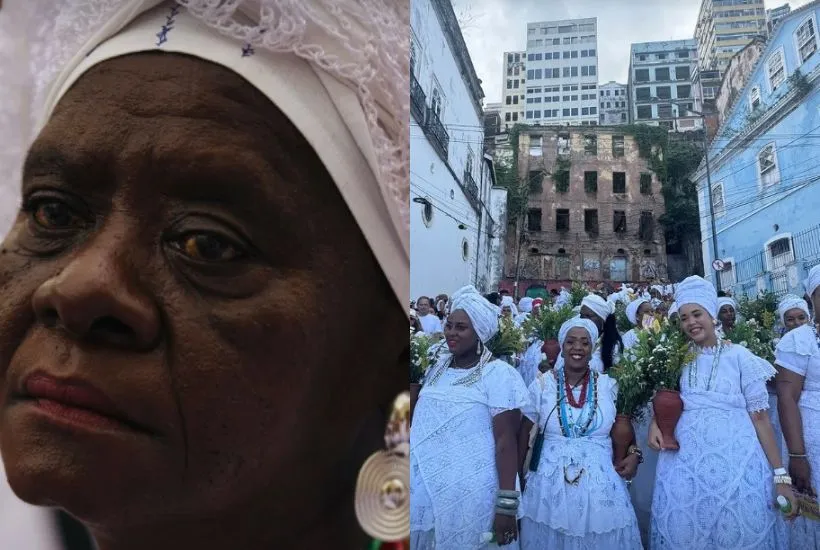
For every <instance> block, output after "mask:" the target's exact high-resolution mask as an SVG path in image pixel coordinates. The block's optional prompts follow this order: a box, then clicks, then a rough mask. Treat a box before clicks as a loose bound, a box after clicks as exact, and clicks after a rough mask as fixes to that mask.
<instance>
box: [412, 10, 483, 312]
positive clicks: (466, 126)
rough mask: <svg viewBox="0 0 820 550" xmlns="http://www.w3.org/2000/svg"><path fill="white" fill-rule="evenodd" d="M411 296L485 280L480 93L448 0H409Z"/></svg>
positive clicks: (451, 290)
mask: <svg viewBox="0 0 820 550" xmlns="http://www.w3.org/2000/svg"><path fill="white" fill-rule="evenodd" d="M411 7H412V19H411V61H410V71H411V78H410V81H411V84H410V88H411V89H410V106H411V117H412V120H411V125H410V132H411V135H410V197H411V201H412V202H411V218H410V259H411V273H410V290H411V296H410V297H408V298H410V299H415V298H417V297H418V296H420V295H428V294H434V295H435V294H438V293H442V292H443V293H447V294H451V293H452V292H454V291H455V290H457V289H458V288H460V287H461V286H464V285H466V284H475V285H476V286H477V287H478V288H480V289H482V290H486V289H487V288H488V285H490V284H492V278H493V276H492V268H493V260H492V258H489V257H488V256H489V254H491V251H492V250H493V248H494V247H496V248H497V243H496V244H493V242H492V239H493V238H495V237H494V236H493V235H494V233H493V232H494V231H495V229H494V227H495V226H496V225H497V224H496V221H495V220H493V218H492V215H491V212H490V210H491V207H492V199H493V187H494V185H495V182H494V175H493V170H492V166H491V163H490V165H488V160H487V159H486V158H485V156H484V143H483V141H484V136H483V132H482V131H481V128H482V124H483V113H482V109H481V101H482V99H483V97H484V93H483V92H482V90H481V85H480V82H479V79H478V77H477V76H476V73H475V69H474V68H473V64H472V61H471V60H470V56H469V53H468V52H467V46H466V44H465V43H464V39H463V37H462V35H461V31H460V30H459V26H458V22H457V20H456V16H455V13H454V12H453V8H452V5H451V3H450V1H449V0H413V2H412V6H411Z"/></svg>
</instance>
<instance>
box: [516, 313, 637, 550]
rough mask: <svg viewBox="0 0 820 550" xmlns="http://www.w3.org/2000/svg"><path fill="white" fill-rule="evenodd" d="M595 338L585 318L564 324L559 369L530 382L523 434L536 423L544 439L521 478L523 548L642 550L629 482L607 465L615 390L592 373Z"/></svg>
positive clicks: (631, 469) (633, 461) (633, 465)
mask: <svg viewBox="0 0 820 550" xmlns="http://www.w3.org/2000/svg"><path fill="white" fill-rule="evenodd" d="M597 339H598V329H597V328H596V327H595V324H594V323H592V322H591V321H589V320H586V319H572V320H570V321H567V322H566V323H564V325H563V326H562V327H561V332H560V335H559V342H560V343H561V353H562V355H563V356H564V366H563V367H562V368H560V369H554V370H552V371H549V372H547V373H544V374H543V375H541V376H539V377H538V379H537V380H535V381H534V382H533V383H532V385H530V399H531V401H532V403H533V405H534V407H533V410H532V411H531V412H528V413H527V414H526V416H527V418H526V419H525V421H524V423H523V426H522V433H529V432H530V429H531V428H532V426H533V424H534V423H537V424H538V426H539V431H541V432H543V434H544V438H543V445H542V447H541V452H540V453H539V452H538V451H534V452H533V459H532V460H533V463H532V464H531V465H530V471H529V472H528V473H527V474H526V484H525V490H524V497H523V500H522V514H523V517H522V519H521V548H522V549H523V550H530V549H531V550H542V549H547V548H548V549H550V550H597V549H606V550H634V549H639V548H641V538H640V533H639V531H638V522H637V520H636V518H635V512H634V511H633V510H632V504H631V503H630V500H629V492H628V491H627V488H626V483H625V482H624V480H623V479H621V477H620V476H619V475H618V472H616V470H615V467H614V466H613V463H612V439H611V438H610V430H611V429H612V425H613V423H614V422H615V399H616V396H617V393H618V388H617V385H616V383H615V381H614V380H613V379H612V378H610V377H609V376H607V375H606V374H599V373H598V372H596V371H594V370H592V369H591V368H590V358H591V356H592V347H593V344H594V342H595V341H596V340H597ZM536 447H537V444H536ZM538 454H540V457H539V456H537V455H538ZM638 460H639V456H638V455H637V454H634V453H633V454H630V455H629V456H628V457H627V463H628V467H626V468H625V476H626V477H627V478H629V477H632V475H634V473H635V469H637V466H638Z"/></svg>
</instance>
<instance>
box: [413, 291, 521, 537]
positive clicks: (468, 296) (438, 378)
mask: <svg viewBox="0 0 820 550" xmlns="http://www.w3.org/2000/svg"><path fill="white" fill-rule="evenodd" d="M450 310H451V313H450V315H449V317H448V318H447V323H446V325H445V328H444V333H445V338H446V342H447V347H448V350H449V353H444V354H442V355H441V356H440V358H439V360H438V361H437V363H436V364H435V365H434V366H433V367H431V368H430V370H429V371H428V373H427V376H426V377H425V380H424V382H423V385H422V389H421V393H420V394H419V399H418V403H417V404H416V405H415V410H414V413H413V423H412V428H411V432H410V472H411V474H410V494H411V504H410V529H411V532H410V546H411V548H412V549H413V550H428V549H433V548H435V549H436V550H475V549H484V548H489V547H490V545H489V543H488V542H486V541H483V536H484V535H485V534H487V533H492V534H493V535H494V536H495V540H497V541H498V542H499V544H501V545H505V548H511V549H515V548H518V542H517V538H518V529H517V525H516V514H517V508H518V502H519V497H520V493H517V492H516V491H517V485H518V483H517V477H518V476H517V470H518V447H517V435H518V428H519V425H520V423H521V411H522V410H526V409H527V408H528V403H529V396H528V393H527V388H526V386H524V382H523V381H522V380H521V376H520V375H519V374H518V372H516V370H515V369H514V368H513V367H511V366H510V365H508V364H507V363H505V362H503V361H499V360H496V359H493V357H492V354H491V353H490V352H489V350H487V348H486V347H485V346H484V344H485V343H486V342H487V341H488V340H489V339H490V338H492V337H493V335H495V333H496V332H498V307H496V306H494V305H492V304H490V303H489V302H488V301H487V300H485V299H484V298H483V297H482V296H481V295H480V294H479V293H478V292H477V291H476V290H475V289H474V288H473V287H465V288H463V289H461V290H459V291H458V292H456V293H455V294H454V295H453V298H452V302H451V306H450Z"/></svg>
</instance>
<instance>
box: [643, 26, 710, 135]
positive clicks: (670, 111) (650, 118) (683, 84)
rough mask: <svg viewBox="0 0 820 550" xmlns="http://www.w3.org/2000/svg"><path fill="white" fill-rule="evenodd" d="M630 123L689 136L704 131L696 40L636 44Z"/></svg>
mask: <svg viewBox="0 0 820 550" xmlns="http://www.w3.org/2000/svg"><path fill="white" fill-rule="evenodd" d="M629 57H630V58H629V83H628V86H629V101H630V109H629V110H630V113H629V118H630V122H635V123H638V124H650V125H653V126H663V127H666V128H669V129H670V130H675V131H678V132H686V131H690V130H697V129H700V128H703V121H702V119H701V118H700V116H699V115H695V114H693V112H692V111H693V110H694V111H699V112H701V104H700V99H699V98H700V94H696V93H695V92H694V89H693V88H694V86H693V75H694V74H695V70H696V68H697V66H698V65H697V63H698V44H697V41H696V40H694V39H687V40H667V41H663V42H642V43H638V44H632V47H631V48H630V56H629Z"/></svg>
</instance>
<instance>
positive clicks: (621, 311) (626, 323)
mask: <svg viewBox="0 0 820 550" xmlns="http://www.w3.org/2000/svg"><path fill="white" fill-rule="evenodd" d="M615 322H616V323H617V324H618V332H620V333H621V334H623V333H625V332H629V331H630V330H632V329H633V328H634V327H633V326H632V321H630V320H629V317H627V316H626V304H625V303H623V302H622V301H621V300H618V301H617V302H616V303H615Z"/></svg>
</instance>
